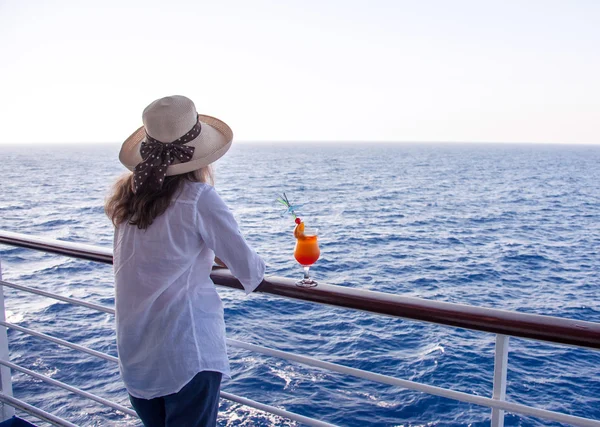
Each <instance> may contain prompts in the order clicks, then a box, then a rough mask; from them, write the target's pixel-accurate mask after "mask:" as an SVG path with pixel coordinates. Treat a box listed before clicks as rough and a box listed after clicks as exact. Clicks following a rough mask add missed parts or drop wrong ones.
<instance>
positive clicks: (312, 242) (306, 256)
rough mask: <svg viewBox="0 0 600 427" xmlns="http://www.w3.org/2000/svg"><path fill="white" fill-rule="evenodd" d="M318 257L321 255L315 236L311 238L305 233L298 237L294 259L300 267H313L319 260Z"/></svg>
mask: <svg viewBox="0 0 600 427" xmlns="http://www.w3.org/2000/svg"><path fill="white" fill-rule="evenodd" d="M307 231H308V230H307ZM319 255H321V251H320V250H319V242H318V241H317V235H316V234H315V235H312V236H311V235H308V234H306V231H305V234H304V236H299V237H298V238H297V239H296V247H295V248H294V258H296V261H298V263H299V264H300V265H303V266H307V265H313V264H314V263H315V262H317V260H318V259H319Z"/></svg>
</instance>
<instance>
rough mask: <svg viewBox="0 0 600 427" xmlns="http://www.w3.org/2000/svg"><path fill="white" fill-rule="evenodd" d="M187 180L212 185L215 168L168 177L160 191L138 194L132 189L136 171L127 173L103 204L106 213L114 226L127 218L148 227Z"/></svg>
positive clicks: (145, 227)
mask: <svg viewBox="0 0 600 427" xmlns="http://www.w3.org/2000/svg"><path fill="white" fill-rule="evenodd" d="M184 181H191V182H207V183H209V184H211V185H213V184H214V182H213V175H212V169H211V167H210V166H207V167H205V168H202V169H198V170H196V171H193V172H188V173H186V174H181V175H172V176H167V177H165V181H164V182H163V186H162V188H161V189H160V190H159V191H141V192H139V193H138V194H136V193H134V192H133V173H128V174H126V175H123V176H122V177H121V178H119V179H118V180H117V182H116V183H115V184H114V186H113V191H112V194H110V195H109V196H108V198H107V199H106V203H105V204H104V212H106V215H107V216H108V217H109V218H110V220H111V221H112V223H113V225H114V226H115V227H118V226H119V224H122V223H124V222H125V221H127V222H128V223H129V224H131V225H137V227H138V228H139V229H142V230H145V229H147V228H148V227H149V226H150V225H151V224H152V222H153V221H154V219H155V218H156V217H157V216H160V215H162V214H163V213H164V212H165V211H166V210H167V208H168V207H169V204H170V203H171V200H172V199H173V197H174V196H175V194H176V193H177V190H179V189H180V187H181V185H182V184H183V182H184Z"/></svg>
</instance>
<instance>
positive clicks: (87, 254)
mask: <svg viewBox="0 0 600 427" xmlns="http://www.w3.org/2000/svg"><path fill="white" fill-rule="evenodd" d="M0 243H6V244H9V245H12V246H18V247H21V248H29V249H36V250H41V251H43V252H51V253H55V254H59V255H67V256H70V257H73V258H81V259H87V260H88V261H97V262H103V263H105V264H112V258H113V256H112V249H110V248H102V247H99V246H92V245H85V244H83V243H74V242H65V241H64V240H55V239H50V238H47V237H39V236H32V235H30V234H22V233H13V232H10V231H4V230H0Z"/></svg>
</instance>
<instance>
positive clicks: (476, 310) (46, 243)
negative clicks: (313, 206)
mask: <svg viewBox="0 0 600 427" xmlns="http://www.w3.org/2000/svg"><path fill="white" fill-rule="evenodd" d="M0 243H4V244H7V245H11V246H18V247H24V248H30V249H36V250H41V251H44V252H51V253H55V254H60V255H67V256H70V257H75V258H82V259H87V260H91V261H97V262H102V263H106V264H111V263H112V250H111V249H109V248H102V247H97V246H91V245H83V244H80V243H71V242H63V241H60V240H53V239H48V238H42V237H35V236H29V235H26V234H20V233H12V232H8V231H1V230H0ZM211 278H212V280H213V282H214V283H215V284H217V285H220V286H226V287H229V288H235V289H243V288H242V285H241V283H240V282H239V281H238V280H237V279H236V278H235V277H234V276H233V275H232V274H231V273H230V272H229V270H227V269H224V268H214V269H213V272H212V274H211ZM294 282H295V281H294V280H292V279H288V278H285V277H275V276H269V277H267V278H265V280H264V281H263V282H262V283H261V284H260V286H259V287H258V289H257V290H256V292H263V293H267V294H271V295H278V296H282V297H286V298H294V299H298V300H303V301H310V302H316V303H321V304H328V305H332V306H336V307H344V308H350V309H355V310H362V311H366V312H370V313H377V314H383V315H388V316H393V317H401V318H406V319H412V320H419V321H424V322H431V323H437V324H440V325H447V326H454V327H458V328H465V329H472V330H476V331H483V332H490V333H495V334H503V335H510V336H515V337H521V338H529V339H535V340H541V341H547V342H552V343H557V344H568V345H574V346H578V347H587V348H593V349H600V323H594V322H586V321H581V320H574V319H567V318H561V317H554V316H544V315H539V314H527V313H519V312H516V311H508V310H500V309H496V308H486V307H476V306H471V305H465V304H455V303H449V302H441V301H432V300H427V299H422V298H414V297H406V296H401V295H395V294H389V293H384V292H375V291H368V290H363V289H356V288H350V287H345V286H336V285H327V284H319V286H317V287H314V288H300V287H297V286H296V285H295V284H294Z"/></svg>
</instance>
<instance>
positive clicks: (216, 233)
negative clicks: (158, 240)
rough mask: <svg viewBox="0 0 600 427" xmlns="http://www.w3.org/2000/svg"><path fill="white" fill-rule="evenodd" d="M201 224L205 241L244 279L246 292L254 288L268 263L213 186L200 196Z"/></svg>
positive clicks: (199, 218) (200, 228)
mask: <svg viewBox="0 0 600 427" xmlns="http://www.w3.org/2000/svg"><path fill="white" fill-rule="evenodd" d="M197 207H198V209H197V212H198V226H199V231H200V235H201V236H202V239H203V240H204V242H205V243H206V245H207V246H208V247H209V248H210V249H212V250H213V251H214V253H215V255H216V256H217V257H219V258H220V259H221V260H223V262H224V263H225V264H226V265H227V267H228V268H229V270H230V271H231V273H232V274H233V275H234V276H235V277H237V279H238V280H239V281H240V282H241V283H242V286H243V287H244V290H245V292H246V295H247V294H249V293H251V292H253V291H254V290H255V289H256V288H257V287H258V285H259V284H260V283H261V282H262V280H263V278H264V275H265V263H264V261H263V260H262V259H261V257H260V256H259V255H258V254H257V253H256V251H255V250H254V249H252V248H251V247H250V246H249V245H248V243H246V240H245V239H244V236H242V233H241V232H240V229H239V226H238V224H237V222H236V220H235V218H234V217H233V214H232V212H231V210H229V208H228V207H227V205H226V204H225V202H224V201H223V199H221V197H220V196H219V195H218V194H217V192H216V191H215V189H214V188H213V187H211V186H208V187H206V188H205V189H204V190H203V191H202V193H201V194H200V196H199V197H198V205H197Z"/></svg>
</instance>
